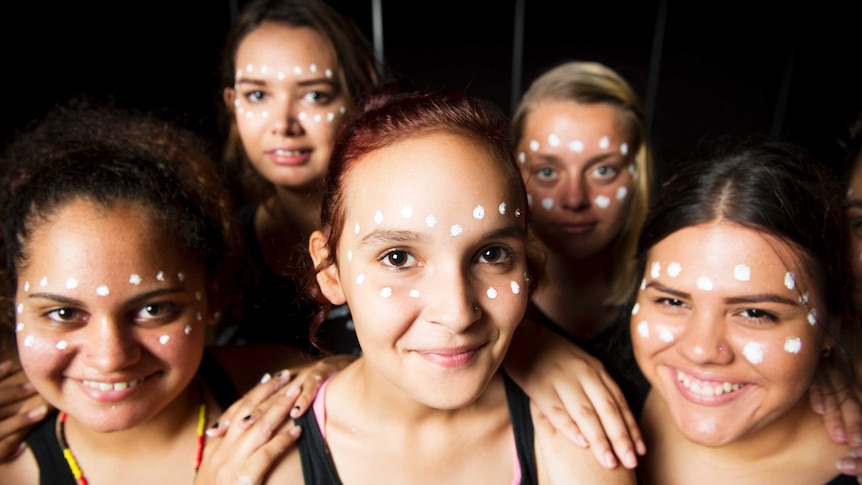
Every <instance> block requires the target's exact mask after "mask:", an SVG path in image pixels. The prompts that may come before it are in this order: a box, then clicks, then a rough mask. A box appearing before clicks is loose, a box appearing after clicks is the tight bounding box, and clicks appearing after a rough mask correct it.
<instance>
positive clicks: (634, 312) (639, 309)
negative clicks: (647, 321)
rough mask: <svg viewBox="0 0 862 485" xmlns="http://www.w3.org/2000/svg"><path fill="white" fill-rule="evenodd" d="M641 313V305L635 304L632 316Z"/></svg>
mask: <svg viewBox="0 0 862 485" xmlns="http://www.w3.org/2000/svg"><path fill="white" fill-rule="evenodd" d="M639 311H641V305H640V303H635V306H633V307H632V315H637V314H638V312H639Z"/></svg>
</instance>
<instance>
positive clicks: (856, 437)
mask: <svg viewBox="0 0 862 485" xmlns="http://www.w3.org/2000/svg"><path fill="white" fill-rule="evenodd" d="M841 419H842V421H843V423H844V430H845V432H846V435H845V436H846V438H847V439H848V441H849V444H850V446H851V447H853V448H855V449H859V448H862V406H860V403H859V399H858V396H857V395H856V393H850V394H849V395H848V396H847V397H846V398H845V399H844V400H842V401H841Z"/></svg>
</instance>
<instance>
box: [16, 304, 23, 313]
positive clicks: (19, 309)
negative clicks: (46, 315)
mask: <svg viewBox="0 0 862 485" xmlns="http://www.w3.org/2000/svg"><path fill="white" fill-rule="evenodd" d="M15 310H16V311H17V312H18V314H19V315H20V314H22V313H24V304H23V303H19V304H18V307H17V308H16V309H15Z"/></svg>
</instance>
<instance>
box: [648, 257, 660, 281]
mask: <svg viewBox="0 0 862 485" xmlns="http://www.w3.org/2000/svg"><path fill="white" fill-rule="evenodd" d="M649 275H650V278H652V279H656V278H658V277H659V276H660V275H661V263H659V262H658V261H654V262H653V264H651V265H650V268H649Z"/></svg>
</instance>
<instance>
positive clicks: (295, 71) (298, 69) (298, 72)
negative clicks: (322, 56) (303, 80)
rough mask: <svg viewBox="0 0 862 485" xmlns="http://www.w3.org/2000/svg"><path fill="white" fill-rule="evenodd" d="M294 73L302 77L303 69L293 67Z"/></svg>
mask: <svg viewBox="0 0 862 485" xmlns="http://www.w3.org/2000/svg"><path fill="white" fill-rule="evenodd" d="M293 73H294V74H295V75H297V76H301V75H302V68H301V67H299V66H293Z"/></svg>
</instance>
